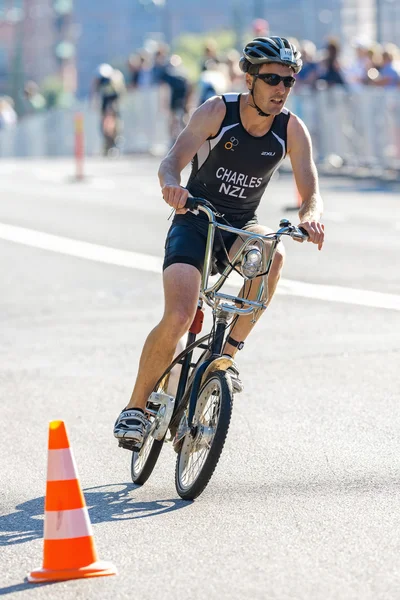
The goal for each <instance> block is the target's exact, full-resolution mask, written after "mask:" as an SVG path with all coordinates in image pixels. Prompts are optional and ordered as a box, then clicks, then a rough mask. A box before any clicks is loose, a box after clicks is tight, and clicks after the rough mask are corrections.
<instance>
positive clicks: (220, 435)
mask: <svg viewBox="0 0 400 600" xmlns="http://www.w3.org/2000/svg"><path fill="white" fill-rule="evenodd" d="M216 388H219V397H220V401H219V413H218V419H217V422H216V425H215V433H214V434H213V437H212V440H211V442H210V445H209V448H208V452H207V455H206V456H205V458H204V462H203V464H202V465H201V467H200V470H199V473H198V474H197V476H196V477H195V478H194V480H193V482H192V483H185V482H184V478H185V475H184V473H185V463H186V464H188V462H189V460H190V455H191V454H194V452H193V451H194V449H195V448H196V437H197V436H196V437H195V438H193V436H192V434H191V433H188V434H187V435H186V436H185V438H184V440H183V443H182V445H181V447H180V449H179V452H178V456H177V459H176V468H175V487H176V491H177V492H178V494H179V496H180V497H181V498H182V499H183V500H194V499H195V498H197V497H198V496H199V495H200V494H201V493H202V492H203V491H204V490H205V488H206V487H207V485H208V483H209V481H210V479H211V477H212V475H213V473H214V471H215V468H216V466H217V464H218V461H219V459H220V456H221V453H222V450H223V447H224V444H225V440H226V436H227V434H228V429H229V425H230V421H231V415H232V408H233V391H232V381H231V378H230V376H229V374H228V373H226V372H225V371H220V370H218V371H213V372H211V373H210V374H209V375H208V377H207V379H206V381H205V383H204V385H203V386H202V387H201V389H200V391H199V394H198V399H197V405H196V410H195V417H194V423H196V422H197V420H199V422H200V421H201V417H202V411H203V410H205V409H206V408H207V406H208V401H209V398H211V397H212V396H213V391H211V392H210V396H209V397H207V393H208V389H210V390H215V389H216ZM202 397H203V398H202ZM207 410H208V409H207ZM209 429H210V428H209ZM197 460H199V458H198V459H197Z"/></svg>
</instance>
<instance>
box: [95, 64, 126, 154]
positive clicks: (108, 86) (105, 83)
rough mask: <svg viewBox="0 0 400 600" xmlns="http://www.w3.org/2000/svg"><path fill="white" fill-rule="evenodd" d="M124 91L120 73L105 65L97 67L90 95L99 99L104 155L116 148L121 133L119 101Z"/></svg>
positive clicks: (123, 81)
mask: <svg viewBox="0 0 400 600" xmlns="http://www.w3.org/2000/svg"><path fill="white" fill-rule="evenodd" d="M125 89H126V88H125V79H124V76H123V74H122V73H121V71H119V70H118V69H113V67H112V66H111V65H109V64H107V63H102V64H101V65H99V66H98V67H97V69H96V72H95V76H94V80H93V84H92V93H91V95H92V97H94V96H97V97H98V98H99V99H100V113H101V133H102V135H103V140H104V147H103V151H104V154H105V155H108V154H109V152H110V150H112V149H116V148H117V138H118V136H119V135H120V134H121V131H122V121H121V116H120V100H121V96H122V95H123V93H124V92H125Z"/></svg>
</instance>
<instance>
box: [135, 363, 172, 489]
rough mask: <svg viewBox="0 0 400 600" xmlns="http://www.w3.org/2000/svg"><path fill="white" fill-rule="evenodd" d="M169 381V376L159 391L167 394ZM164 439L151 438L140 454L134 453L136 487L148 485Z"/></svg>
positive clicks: (163, 381)
mask: <svg viewBox="0 0 400 600" xmlns="http://www.w3.org/2000/svg"><path fill="white" fill-rule="evenodd" d="M168 381H169V374H168V375H166V376H165V377H164V378H163V379H162V380H161V382H160V384H159V385H158V386H157V391H158V392H166V390H167V388H168ZM164 439H165V436H164V437H163V439H162V440H155V439H154V438H153V437H152V436H149V437H148V438H147V439H146V441H145V443H144V444H143V447H142V448H141V449H140V450H139V452H136V451H133V452H132V458H131V478H132V482H133V483H135V484H136V485H143V484H144V483H146V481H147V480H148V478H149V477H150V475H151V474H152V472H153V469H154V467H155V466H156V463H157V461H158V457H159V456H160V452H161V450H162V447H163V445H164ZM144 450H146V451H147V455H146V457H145V458H144V460H143V465H142V466H141V467H139V468H137V469H136V468H135V467H136V465H137V462H138V460H139V459H140V454H141V453H142V452H143V451H144Z"/></svg>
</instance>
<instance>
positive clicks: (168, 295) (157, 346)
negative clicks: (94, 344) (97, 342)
mask: <svg viewBox="0 0 400 600" xmlns="http://www.w3.org/2000/svg"><path fill="white" fill-rule="evenodd" d="M163 281H164V296H165V309H164V315H163V317H162V319H161V321H160V323H159V324H158V325H157V326H156V327H155V328H154V329H153V330H152V331H151V332H150V334H149V336H148V338H147V340H146V342H145V344H144V347H143V350H142V355H141V357H140V363H139V370H138V374H137V378H136V383H135V386H134V388H133V392H132V396H131V399H130V401H129V404H128V405H127V408H141V409H144V408H145V406H146V402H147V399H148V397H149V395H150V394H151V392H152V391H153V389H154V386H155V385H156V383H157V381H158V380H159V378H160V377H161V375H162V374H163V372H164V371H165V369H166V368H167V367H168V365H169V364H170V363H171V361H172V358H173V356H174V352H175V348H176V346H177V344H178V342H179V340H180V338H181V337H182V336H183V335H184V334H185V333H186V332H187V331H188V330H189V327H190V326H191V324H192V321H193V319H194V316H195V314H196V309H197V302H198V298H199V291H200V273H199V271H198V270H197V269H196V267H193V266H192V265H186V264H180V263H179V264H173V265H171V266H169V267H168V268H167V269H165V271H164V277H163Z"/></svg>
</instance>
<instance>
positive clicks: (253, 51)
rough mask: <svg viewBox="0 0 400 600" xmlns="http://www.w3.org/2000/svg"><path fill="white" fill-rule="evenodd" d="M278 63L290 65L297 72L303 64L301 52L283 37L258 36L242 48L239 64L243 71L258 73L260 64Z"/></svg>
mask: <svg viewBox="0 0 400 600" xmlns="http://www.w3.org/2000/svg"><path fill="white" fill-rule="evenodd" d="M266 63H279V64H281V65H286V66H287V67H291V68H292V69H293V71H294V72H295V73H298V72H299V71H300V70H301V67H302V66H303V61H302V60H301V54H300V52H299V51H298V50H297V48H296V46H295V45H294V44H292V43H291V42H289V40H288V39H286V38H284V37H278V36H276V35H273V36H271V37H258V38H255V39H254V40H252V41H251V42H249V43H248V44H247V45H246V46H245V47H244V49H243V56H242V58H241V59H240V62H239V65H240V68H241V70H242V71H243V72H244V73H250V74H251V75H253V74H255V73H258V69H259V67H260V65H263V64H266Z"/></svg>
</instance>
